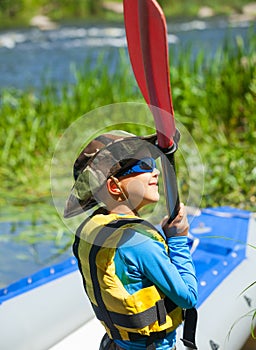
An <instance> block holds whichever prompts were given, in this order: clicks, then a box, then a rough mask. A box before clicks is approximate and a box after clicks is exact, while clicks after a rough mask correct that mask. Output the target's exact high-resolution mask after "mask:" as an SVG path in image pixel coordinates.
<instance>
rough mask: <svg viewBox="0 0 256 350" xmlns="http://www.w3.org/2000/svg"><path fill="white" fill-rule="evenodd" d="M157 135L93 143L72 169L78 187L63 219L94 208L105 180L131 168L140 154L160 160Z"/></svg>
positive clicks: (109, 137) (114, 136) (117, 133)
mask: <svg viewBox="0 0 256 350" xmlns="http://www.w3.org/2000/svg"><path fill="white" fill-rule="evenodd" d="M156 139H157V138H156V135H150V136H146V137H139V136H135V135H133V134H130V133H127V132H124V131H122V130H114V131H111V132H110V133H106V134H102V135H100V136H98V137H96V138H95V139H94V140H92V141H91V142H90V143H89V144H88V145H87V146H86V147H85V148H84V149H83V150H82V152H81V153H80V155H79V156H78V158H77V159H76V161H75V163H74V167H73V174H74V179H75V183H74V186H73V188H72V190H71V194H70V196H69V198H68V200H67V202H66V207H65V209H64V218H70V217H73V216H75V215H78V214H81V213H83V212H86V211H88V210H89V209H92V208H93V207H95V206H96V205H97V204H98V202H97V200H96V199H95V197H94V194H95V193H97V191H98V190H99V189H100V188H101V187H102V185H104V183H105V182H106V180H107V179H108V178H109V177H110V176H111V175H113V176H114V175H115V174H117V173H118V172H120V170H125V169H127V168H129V167H130V166H131V165H132V164H133V163H134V162H135V161H136V160H138V159H139V158H138V156H136V154H137V153H138V152H140V153H141V152H143V150H147V151H150V153H151V155H152V157H154V158H157V157H159V156H160V151H159V150H158V148H157V147H155V146H154V145H155V144H156Z"/></svg>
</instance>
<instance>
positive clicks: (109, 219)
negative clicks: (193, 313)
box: [73, 214, 183, 340]
mask: <svg viewBox="0 0 256 350" xmlns="http://www.w3.org/2000/svg"><path fill="white" fill-rule="evenodd" d="M131 229H132V230H133V231H134V230H135V231H136V232H139V233H141V234H142V235H144V236H147V237H149V238H150V239H154V240H157V241H160V242H162V243H163V244H164V246H165V249H166V251H168V246H167V245H166V243H165V241H164V238H163V237H162V236H161V234H160V233H159V232H158V231H157V230H156V228H155V227H154V226H153V225H151V224H150V223H149V222H147V221H145V220H142V219H140V218H138V217H135V216H128V215H125V216H120V215H116V214H109V215H96V216H93V217H92V218H91V219H90V220H88V221H87V222H85V224H84V225H83V227H80V229H78V232H77V236H76V240H75V242H74V247H73V249H74V254H75V255H76V257H77V259H78V265H79V268H80V271H81V273H82V276H83V281H84V287H85V290H86V293H87V295H88V297H89V299H90V301H91V304H92V307H93V310H94V312H95V315H96V317H97V318H98V319H99V320H100V321H101V322H102V324H103V325H104V326H105V328H106V331H107V333H108V334H109V336H110V338H112V339H122V340H135V339H136V335H138V336H140V337H141V336H150V335H151V334H156V333H161V332H162V334H163V336H162V337H164V336H165V334H166V332H167V333H168V332H171V331H173V330H175V329H176V328H177V327H178V326H179V324H180V323H181V322H182V320H183V319H182V309H181V308H180V307H177V305H176V304H174V303H173V302H172V301H171V300H170V299H169V298H167V297H166V296H165V295H164V294H163V292H162V291H161V290H160V289H159V288H158V287H156V286H155V285H152V286H149V287H146V288H142V289H141V290H139V291H136V292H135V293H133V294H129V293H128V292H127V291H126V289H125V288H124V286H123V284H122V282H121V281H120V279H119V278H118V276H117V275H116V274H115V262H114V257H115V253H116V249H117V247H118V244H120V241H121V240H122V239H125V235H126V234H128V232H129V230H131ZM130 232H131V231H130Z"/></svg>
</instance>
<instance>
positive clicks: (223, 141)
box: [0, 33, 256, 212]
mask: <svg viewBox="0 0 256 350" xmlns="http://www.w3.org/2000/svg"><path fill="white" fill-rule="evenodd" d="M251 34H253V33H251ZM255 49H256V40H255V37H254V36H253V35H251V37H250V45H249V48H248V49H247V50H246V49H245V48H244V45H243V41H242V40H241V39H239V38H238V39H237V42H236V46H235V47H233V46H232V47H231V46H229V45H228V44H227V45H226V47H225V48H224V50H220V51H219V52H217V53H216V55H215V57H214V58H206V57H205V55H204V53H203V52H201V53H199V54H198V56H197V57H196V58H195V60H193V62H191V54H190V50H189V49H187V52H186V54H184V51H183V52H182V53H181V54H180V55H182V57H180V58H178V59H177V60H176V61H177V63H176V64H172V67H171V83H172V94H173V103H174V106H175V114H176V119H177V120H179V121H180V122H181V123H183V124H184V125H185V127H186V128H187V129H188V130H189V132H190V133H191V135H192V137H193V138H194V140H195V142H196V144H197V146H198V148H199V151H200V154H201V156H202V160H203V163H204V166H205V183H204V194H203V198H202V203H201V205H202V207H205V206H218V205H231V206H235V207H239V208H244V209H249V210H255V205H256V182H255V177H256V167H255V159H256V149H255V143H256V112H255V97H256V74H255V71H256V68H255V67H256V64H255V63H256V57H255V52H256V51H255ZM170 55H172V53H170ZM111 60H112V58H111V55H110V56H107V57H101V58H99V60H98V63H97V64H96V66H95V65H94V68H90V65H91V64H92V62H90V60H89V61H88V62H86V63H85V65H84V67H80V68H79V69H78V68H75V67H73V72H74V75H75V77H76V83H75V84H69V85H68V84H64V85H62V86H57V85H54V84H47V85H46V86H44V88H43V89H42V91H41V92H40V93H38V91H33V90H26V91H20V90H14V89H5V90H2V91H1V96H0V100H1V104H0V149H1V153H0V159H1V170H0V180H1V187H2V196H1V199H0V206H1V208H2V209H4V208H6V210H5V211H7V212H9V211H10V209H9V208H10V206H12V207H13V206H16V207H22V208H24V207H26V206H29V205H34V206H36V204H37V203H39V204H40V205H42V202H43V203H45V204H46V205H47V206H50V205H51V193H50V181H49V173H50V162H51V158H52V155H53V152H54V149H55V146H56V142H57V141H58V139H59V137H60V136H61V135H62V133H63V132H64V131H65V129H66V128H68V126H69V125H70V124H71V122H72V121H74V120H76V119H77V118H79V117H80V116H82V115H83V114H85V113H86V112H88V111H91V110H93V109H95V108H97V107H100V106H106V105H109V104H113V103H119V102H125V101H129V102H131V101H137V102H144V100H143V98H142V96H141V94H140V92H139V90H138V88H136V84H135V81H134V77H133V75H132V74H131V68H130V64H129V61H128V58H127V55H126V54H125V52H124V51H122V50H121V51H120V59H119V61H118V63H117V66H116V70H115V72H114V73H110V72H109V70H108V62H109V64H110V62H111ZM103 62H104V64H103ZM131 131H132V130H131ZM179 173H180V175H179V176H180V178H182V169H180V170H179ZM182 191H184V192H185V191H186V188H184V189H182ZM39 208H40V207H39Z"/></svg>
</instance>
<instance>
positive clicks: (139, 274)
mask: <svg viewBox="0 0 256 350" xmlns="http://www.w3.org/2000/svg"><path fill="white" fill-rule="evenodd" d="M137 234H138V233H137ZM167 244H168V247H169V252H168V253H167V251H166V249H165V246H164V244H163V243H162V242H159V241H156V240H153V239H151V238H148V239H144V240H143V241H140V242H139V243H138V244H133V245H130V244H129V246H123V247H121V248H118V257H119V258H118V259H117V261H116V263H117V264H125V265H126V267H125V268H124V269H122V267H120V266H117V273H119V274H120V275H124V274H128V275H127V276H126V280H127V281H129V283H130V286H129V287H130V288H131V285H132V281H133V280H134V281H137V282H138V278H141V287H142V286H146V284H147V281H148V282H149V283H151V284H152V283H153V284H155V285H156V286H157V287H159V289H160V290H162V291H163V293H164V294H165V295H166V296H168V297H169V298H170V299H171V300H172V301H173V302H174V303H175V304H176V305H178V306H180V307H182V308H186V309H188V308H191V307H194V306H195V305H196V302H197V279H196V274H195V268H194V264H193V261H192V257H191V254H190V251H189V246H188V240H187V237H185V236H184V237H171V238H168V239H167ZM121 271H122V272H121ZM120 277H121V278H122V276H120Z"/></svg>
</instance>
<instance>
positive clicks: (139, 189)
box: [119, 168, 159, 210]
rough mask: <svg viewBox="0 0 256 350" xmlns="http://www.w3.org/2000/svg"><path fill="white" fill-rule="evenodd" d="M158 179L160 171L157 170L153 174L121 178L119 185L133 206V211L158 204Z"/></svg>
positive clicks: (139, 174)
mask: <svg viewBox="0 0 256 350" xmlns="http://www.w3.org/2000/svg"><path fill="white" fill-rule="evenodd" d="M158 177H159V170H157V169H156V168H155V169H154V170H153V171H152V172H145V173H138V174H131V175H127V176H124V177H121V178H119V184H120V186H121V188H122V190H123V191H124V193H125V195H126V196H127V197H128V198H129V202H130V204H131V205H132V206H133V208H131V209H136V210H139V209H140V208H142V207H144V206H145V205H147V204H151V203H156V202H158V200H159V192H158Z"/></svg>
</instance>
